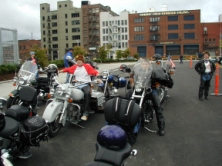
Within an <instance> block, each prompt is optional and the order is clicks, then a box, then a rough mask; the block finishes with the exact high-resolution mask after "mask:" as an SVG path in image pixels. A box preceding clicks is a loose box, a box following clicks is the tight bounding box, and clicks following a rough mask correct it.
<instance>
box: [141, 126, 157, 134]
mask: <svg viewBox="0 0 222 166" xmlns="http://www.w3.org/2000/svg"><path fill="white" fill-rule="evenodd" d="M144 129H146V130H147V131H149V132H151V133H157V131H156V130H151V129H149V128H148V127H145V126H144Z"/></svg>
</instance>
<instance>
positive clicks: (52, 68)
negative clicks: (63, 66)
mask: <svg viewBox="0 0 222 166" xmlns="http://www.w3.org/2000/svg"><path fill="white" fill-rule="evenodd" d="M47 68H48V70H47V73H48V76H51V74H52V73H55V74H57V75H58V73H59V72H58V71H59V70H58V67H57V66H56V64H49V65H48V67H47Z"/></svg>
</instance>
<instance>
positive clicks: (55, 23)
mask: <svg viewBox="0 0 222 166" xmlns="http://www.w3.org/2000/svg"><path fill="white" fill-rule="evenodd" d="M57 25H58V24H57V22H52V23H48V24H47V27H48V28H50V27H51V26H52V27H57ZM65 25H68V21H65ZM71 25H80V20H73V21H71ZM42 27H43V28H45V27H46V25H45V23H43V24H42Z"/></svg>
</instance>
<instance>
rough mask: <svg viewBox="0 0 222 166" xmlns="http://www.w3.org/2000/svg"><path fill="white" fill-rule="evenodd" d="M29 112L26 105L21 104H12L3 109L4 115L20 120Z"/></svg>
mask: <svg viewBox="0 0 222 166" xmlns="http://www.w3.org/2000/svg"><path fill="white" fill-rule="evenodd" d="M29 112H30V111H29V108H28V107H25V106H22V105H12V106H11V107H10V108H9V109H7V110H6V111H5V115H6V116H8V117H11V118H13V119H16V120H18V121H19V122H20V121H22V120H24V119H26V118H27V117H28V116H29Z"/></svg>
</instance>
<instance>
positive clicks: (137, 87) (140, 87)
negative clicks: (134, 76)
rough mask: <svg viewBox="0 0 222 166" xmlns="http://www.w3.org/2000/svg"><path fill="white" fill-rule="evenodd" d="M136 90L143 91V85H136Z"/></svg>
mask: <svg viewBox="0 0 222 166" xmlns="http://www.w3.org/2000/svg"><path fill="white" fill-rule="evenodd" d="M135 91H136V92H141V91H142V86H141V85H140V84H136V85H135Z"/></svg>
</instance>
